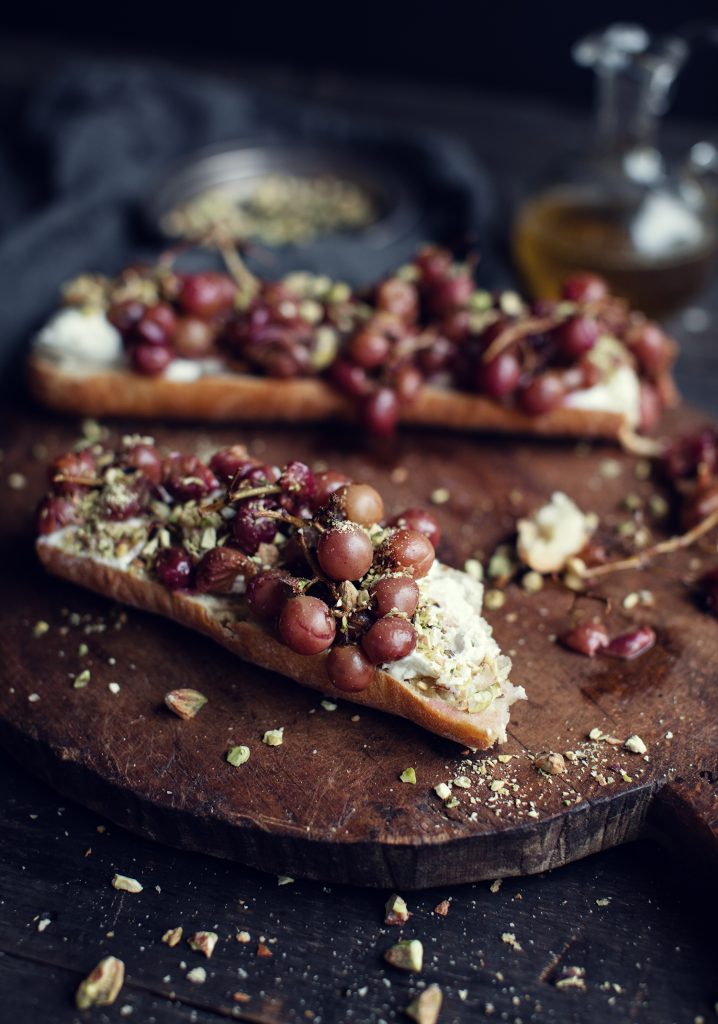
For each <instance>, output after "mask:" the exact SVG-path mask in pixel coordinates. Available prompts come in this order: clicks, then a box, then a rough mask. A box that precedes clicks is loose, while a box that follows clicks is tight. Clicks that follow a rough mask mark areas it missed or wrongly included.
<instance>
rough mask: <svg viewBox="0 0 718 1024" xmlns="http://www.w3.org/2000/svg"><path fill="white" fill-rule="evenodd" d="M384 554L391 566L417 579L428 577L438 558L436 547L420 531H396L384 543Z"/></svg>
mask: <svg viewBox="0 0 718 1024" xmlns="http://www.w3.org/2000/svg"><path fill="white" fill-rule="evenodd" d="M383 554H384V555H385V557H386V559H387V561H388V562H389V564H390V565H392V566H395V567H396V568H398V569H403V570H404V571H405V572H407V573H410V574H411V575H412V576H413V577H414V578H415V579H420V578H421V577H422V576H426V574H427V573H428V571H429V569H430V568H431V566H432V565H433V562H434V558H435V557H436V552H435V551H434V545H433V544H432V543H431V541H430V540H429V538H428V537H427V536H426V534H424V533H420V532H419V531H418V530H396V532H395V533H393V534H392V535H391V536H390V537H389V538H388V539H387V540H386V541H385V542H384V545H383Z"/></svg>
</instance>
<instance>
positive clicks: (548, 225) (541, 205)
mask: <svg viewBox="0 0 718 1024" xmlns="http://www.w3.org/2000/svg"><path fill="white" fill-rule="evenodd" d="M573 56H574V59H575V60H576V62H577V63H578V64H580V65H582V66H583V67H590V68H592V69H593V71H594V72H595V74H596V79H597V100H598V102H597V117H596V120H597V124H596V132H595V141H594V144H593V145H592V146H591V147H590V148H589V150H588V151H587V152H583V153H577V154H573V155H571V156H569V157H567V158H566V159H564V160H563V161H562V162H561V164H560V166H559V167H558V168H555V169H554V170H553V171H552V172H551V173H549V174H547V175H546V176H545V178H544V181H543V184H542V185H540V186H539V187H538V188H537V189H535V190H534V191H533V192H532V193H531V194H530V195H529V196H528V198H527V199H526V200H525V201H524V203H523V204H522V205H521V207H520V208H519V211H518V215H517V217H516V220H515V223H514V230H513V249H514V257H515V260H516V263H517V265H518V267H519V270H520V271H521V273H522V274H523V276H524V277H525V279H526V284H527V286H528V287H529V289H530V290H531V291H532V292H533V294H534V295H536V296H541V297H547V298H553V297H557V296H558V295H559V291H560V287H561V282H562V281H563V280H564V278H565V277H566V276H567V275H568V274H570V273H573V272H574V271H576V270H588V271H594V272H596V273H599V274H601V275H602V276H603V277H605V278H606V279H607V280H608V281H609V283H610V285H611V287H612V289H613V290H614V292H615V293H616V294H618V295H622V296H624V297H625V298H627V299H628V300H629V301H630V302H631V304H632V305H634V306H635V307H636V308H639V309H642V310H645V311H646V312H647V313H649V314H651V315H653V316H661V315H665V314H666V313H669V312H671V311H673V310H675V309H677V308H679V307H680V306H682V305H683V304H684V303H685V302H686V301H687V300H688V299H689V298H690V297H691V295H693V294H694V293H695V292H696V291H697V290H698V289H699V288H700V287H701V285H702V284H703V283H704V281H705V280H706V278H707V276H708V274H709V273H710V270H711V268H712V265H713V261H714V256H715V253H716V247H717V235H716V226H715V216H714V206H713V204H712V202H711V197H710V195H709V190H708V188H707V185H706V180H705V178H704V177H703V176H702V174H701V173H700V167H699V166H698V164H697V163H696V162H695V161H687V162H685V163H684V164H683V165H681V166H678V167H671V166H670V165H669V162H668V161H667V160H666V158H665V156H664V155H663V154H662V153H661V151H660V150H659V149H658V148H657V145H656V134H657V126H658V123H659V119H660V117H661V115H662V114H663V113H664V112H665V110H666V109H667V105H668V98H669V93H670V89H671V86H672V85H673V83H674V81H675V79H676V77H677V75H678V73H679V71H680V69H681V68H682V66H683V64H684V62H685V60H686V58H687V56H688V45H687V43H686V42H685V41H684V40H683V39H680V38H678V37H668V38H662V39H653V38H651V37H650V36H649V35H648V33H647V32H646V31H645V30H644V29H642V28H641V27H640V26H636V25H612V26H611V27H609V28H607V29H605V30H604V31H602V32H599V33H596V34H594V35H591V36H588V37H586V38H585V39H582V40H581V41H580V42H579V43H578V44H577V45H576V46H575V47H574V49H573ZM694 148H695V147H694Z"/></svg>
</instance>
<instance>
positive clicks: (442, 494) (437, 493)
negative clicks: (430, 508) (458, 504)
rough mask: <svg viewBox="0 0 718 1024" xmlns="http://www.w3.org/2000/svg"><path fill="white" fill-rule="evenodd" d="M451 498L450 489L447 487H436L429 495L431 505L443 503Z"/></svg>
mask: <svg viewBox="0 0 718 1024" xmlns="http://www.w3.org/2000/svg"><path fill="white" fill-rule="evenodd" d="M450 498H451V491H450V490H449V488H448V487H436V488H435V489H434V490H433V491H432V492H431V494H430V495H429V500H430V501H431V503H432V505H445V504H446V503H447V501H449V499H450Z"/></svg>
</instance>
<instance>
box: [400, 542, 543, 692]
mask: <svg viewBox="0 0 718 1024" xmlns="http://www.w3.org/2000/svg"><path fill="white" fill-rule="evenodd" d="M418 583H419V589H420V598H419V607H418V610H417V613H416V616H415V618H414V624H415V626H416V630H417V634H418V639H417V644H416V647H415V648H414V650H413V651H412V652H411V654H408V655H407V656H406V657H405V658H402V659H401V660H400V661H394V662H391V663H390V664H388V665H384V666H382V667H383V668H384V670H385V671H386V672H388V673H389V674H390V675H392V676H394V678H395V679H400V680H402V681H403V682H411V683H413V684H414V685H416V686H418V688H419V689H420V690H421V691H424V692H425V693H426V695H427V696H436V697H440V698H442V699H443V700H447V701H449V702H451V703H452V704H455V705H456V706H457V707H458V708H460V709H462V710H466V711H469V712H478V711H483V710H484V709H485V708H487V707H488V706H489V705H490V704H491V703H493V701H494V700H496V698H497V697H500V696H502V695H503V696H512V694H515V695H513V697H512V699H513V700H515V699H517V698H519V697H524V696H525V694H524V692H523V689H522V688H521V687H512V686H511V684H510V683H509V682H508V675H509V672H510V671H511V659H510V658H507V657H506V656H505V655H503V654H502V653H501V651H500V649H499V645H498V644H497V643H496V641H495V640H494V637H493V635H492V632H491V627H490V626H489V624H488V622H487V621H486V620H485V619H484V618H483V617H482V615H481V604H482V600H483V586H482V584H481V583H479V581H478V580H475V579H473V578H472V577H471V576H469V575H468V574H467V573H464V572H460V571H459V570H457V569H451V568H449V567H448V566H446V565H442V564H441V563H440V562H434V564H433V565H432V567H431V569H430V571H429V573H428V574H427V575H426V576H425V577H424V578H423V579H421V580H419V581H418Z"/></svg>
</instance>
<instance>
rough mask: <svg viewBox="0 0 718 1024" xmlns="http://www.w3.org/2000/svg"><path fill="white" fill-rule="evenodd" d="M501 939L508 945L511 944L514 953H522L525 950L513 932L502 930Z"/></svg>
mask: <svg viewBox="0 0 718 1024" xmlns="http://www.w3.org/2000/svg"><path fill="white" fill-rule="evenodd" d="M501 941H502V942H505V943H506V945H507V946H511V948H512V949H513V951H514V953H521V952H522V951H523V946H522V945H521V943H520V942H519V941H518V939H517V938H516V936H515V935H514V933H513V932H502V934H501Z"/></svg>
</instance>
